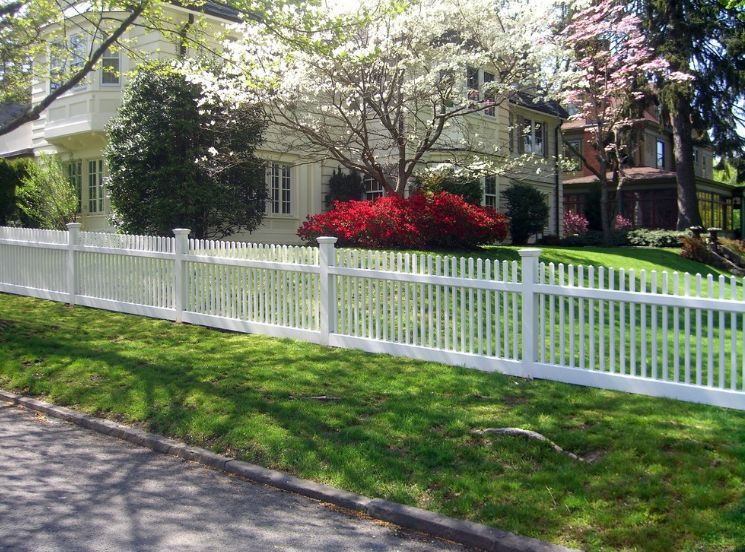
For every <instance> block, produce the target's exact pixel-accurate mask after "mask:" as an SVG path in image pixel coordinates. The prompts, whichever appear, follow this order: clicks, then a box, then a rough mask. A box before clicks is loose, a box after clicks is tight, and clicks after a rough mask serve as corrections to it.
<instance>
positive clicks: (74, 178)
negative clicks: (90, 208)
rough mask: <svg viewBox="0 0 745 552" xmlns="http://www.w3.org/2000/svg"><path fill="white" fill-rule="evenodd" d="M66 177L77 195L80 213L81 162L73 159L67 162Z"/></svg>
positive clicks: (81, 191)
mask: <svg viewBox="0 0 745 552" xmlns="http://www.w3.org/2000/svg"><path fill="white" fill-rule="evenodd" d="M67 178H68V180H69V181H70V183H71V184H72V185H73V187H74V188H75V193H76V194H77V196H78V210H77V212H78V213H80V212H81V210H82V208H83V162H82V161H80V160H73V161H69V162H68V163H67Z"/></svg>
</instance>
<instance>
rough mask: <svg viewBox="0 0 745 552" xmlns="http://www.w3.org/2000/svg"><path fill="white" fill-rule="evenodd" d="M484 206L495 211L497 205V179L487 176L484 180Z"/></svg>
mask: <svg viewBox="0 0 745 552" xmlns="http://www.w3.org/2000/svg"><path fill="white" fill-rule="evenodd" d="M484 205H485V206H486V207H491V208H492V209H495V210H496V209H497V206H498V205H499V203H498V201H497V177H496V176H487V177H485V178H484Z"/></svg>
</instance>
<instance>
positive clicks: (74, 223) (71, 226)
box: [65, 222, 83, 230]
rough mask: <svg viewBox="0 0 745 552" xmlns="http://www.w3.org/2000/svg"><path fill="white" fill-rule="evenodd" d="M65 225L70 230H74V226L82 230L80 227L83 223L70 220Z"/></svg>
mask: <svg viewBox="0 0 745 552" xmlns="http://www.w3.org/2000/svg"><path fill="white" fill-rule="evenodd" d="M65 226H67V229H68V230H72V229H74V228H77V229H78V230H80V227H81V226H83V225H82V224H80V223H79V222H68V223H67V224H66V225H65Z"/></svg>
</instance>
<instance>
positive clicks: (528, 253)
mask: <svg viewBox="0 0 745 552" xmlns="http://www.w3.org/2000/svg"><path fill="white" fill-rule="evenodd" d="M517 252H518V253H519V254H520V256H521V257H540V256H541V250H540V249H537V248H535V247H533V248H529V249H518V251H517Z"/></svg>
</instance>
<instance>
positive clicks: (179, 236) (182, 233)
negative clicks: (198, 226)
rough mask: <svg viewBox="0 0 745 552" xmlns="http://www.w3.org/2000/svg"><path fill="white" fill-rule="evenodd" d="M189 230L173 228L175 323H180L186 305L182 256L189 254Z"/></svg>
mask: <svg viewBox="0 0 745 552" xmlns="http://www.w3.org/2000/svg"><path fill="white" fill-rule="evenodd" d="M189 232H191V230H189V229H188V228H174V229H173V235H174V236H176V246H175V248H174V250H173V252H174V257H173V259H174V265H173V275H174V288H173V293H174V298H173V307H174V309H176V322H181V319H182V317H183V314H184V306H185V305H186V273H185V272H184V255H186V254H187V253H188V252H189Z"/></svg>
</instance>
